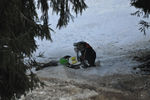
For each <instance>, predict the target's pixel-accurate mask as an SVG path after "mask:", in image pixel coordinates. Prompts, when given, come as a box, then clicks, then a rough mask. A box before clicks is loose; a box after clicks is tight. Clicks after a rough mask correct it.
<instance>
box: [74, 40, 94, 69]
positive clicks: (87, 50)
mask: <svg viewBox="0 0 150 100" xmlns="http://www.w3.org/2000/svg"><path fill="white" fill-rule="evenodd" d="M74 46H76V49H77V51H78V52H81V56H79V59H80V61H81V62H82V63H84V64H85V66H86V67H90V66H95V59H96V52H95V51H94V49H93V48H92V47H91V46H90V45H89V44H88V43H87V42H84V41H81V42H77V43H75V44H74ZM78 52H77V56H78ZM86 60H87V61H88V65H86V63H85V61H86Z"/></svg>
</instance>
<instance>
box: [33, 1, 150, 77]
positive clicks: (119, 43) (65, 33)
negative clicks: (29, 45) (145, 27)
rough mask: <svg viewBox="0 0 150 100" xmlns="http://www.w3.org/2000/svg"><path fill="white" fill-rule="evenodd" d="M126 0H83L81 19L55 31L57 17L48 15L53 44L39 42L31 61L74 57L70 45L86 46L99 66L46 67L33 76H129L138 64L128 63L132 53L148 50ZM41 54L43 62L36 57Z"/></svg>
mask: <svg viewBox="0 0 150 100" xmlns="http://www.w3.org/2000/svg"><path fill="white" fill-rule="evenodd" d="M129 1H130V0H86V3H87V5H88V8H87V10H86V11H85V12H83V14H82V16H78V17H77V18H75V20H74V22H70V23H69V25H68V26H67V27H66V28H62V29H61V30H58V29H56V28H55V26H56V22H57V19H58V17H57V16H56V15H51V13H50V15H49V16H50V19H49V22H50V23H51V24H52V26H51V27H52V28H53V29H54V30H55V33H52V39H53V42H50V41H46V40H43V41H41V40H39V39H38V38H36V41H37V44H38V45H39V47H38V49H37V51H36V52H35V53H34V54H33V57H35V58H36V60H37V61H40V62H48V61H50V60H51V59H59V58H60V57H63V56H65V55H71V56H75V52H74V50H73V43H74V42H78V41H86V42H88V43H89V44H90V45H91V46H92V47H93V48H94V50H95V51H96V53H97V60H100V61H101V65H100V66H98V67H96V68H88V69H79V70H74V69H68V68H65V67H63V66H61V65H60V66H58V67H48V68H45V69H43V70H41V71H38V72H37V74H38V75H39V76H42V77H55V78H61V79H62V78H63V79H72V78H73V79H78V78H83V79H84V78H87V79H88V78H89V79H90V78H92V76H94V77H98V76H104V75H112V74H131V73H132V67H134V66H135V65H137V64H138V63H137V62H135V61H132V59H131V58H130V55H131V54H132V51H136V50H139V49H146V48H149V47H148V46H147V44H149V42H148V40H149V37H150V36H149V34H147V35H146V36H145V35H143V33H141V32H140V31H139V30H138V22H139V21H140V18H138V17H136V16H131V13H133V12H135V11H136V9H135V8H134V7H131V6H130V2H129ZM42 52H44V57H45V58H39V57H37V56H38V54H39V53H42Z"/></svg>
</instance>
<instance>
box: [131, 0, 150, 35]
mask: <svg viewBox="0 0 150 100" xmlns="http://www.w3.org/2000/svg"><path fill="white" fill-rule="evenodd" d="M131 5H132V6H134V7H136V8H137V9H138V10H137V11H136V12H135V13H132V15H137V16H138V17H141V16H142V17H143V18H149V15H150V0H131ZM139 24H140V26H141V27H140V28H139V30H141V32H144V34H146V29H148V28H150V22H147V21H145V20H141V21H140V22H139Z"/></svg>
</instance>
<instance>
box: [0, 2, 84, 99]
mask: <svg viewBox="0 0 150 100" xmlns="http://www.w3.org/2000/svg"><path fill="white" fill-rule="evenodd" d="M36 1H37V5H36ZM37 6H38V7H39V9H41V10H42V16H41V18H38V14H37V11H36V7H37ZM49 7H51V8H52V9H53V12H56V14H58V15H59V16H60V18H59V20H58V24H57V27H59V28H61V27H62V26H66V25H67V24H68V22H69V21H70V19H72V18H73V16H72V15H71V11H70V9H72V10H73V12H75V13H76V14H78V13H82V11H83V10H84V9H86V8H87V6H86V4H85V3H84V0H50V1H47V0H0V18H1V20H0V99H2V100H10V99H11V98H15V97H20V95H22V94H25V93H26V91H30V90H32V89H33V88H34V87H36V86H39V83H40V81H39V80H38V78H37V77H36V75H35V74H33V73H32V71H30V69H31V66H28V65H25V64H24V60H23V59H24V57H25V56H27V57H30V55H31V54H32V53H33V52H34V51H35V50H36V48H37V45H36V42H35V40H34V37H39V38H41V39H43V38H46V39H48V40H51V35H50V31H52V29H51V28H50V27H49V23H48V9H49ZM70 7H72V8H70ZM40 19H41V20H40ZM39 21H41V22H39ZM27 71H29V72H30V73H29V74H27Z"/></svg>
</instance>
